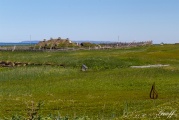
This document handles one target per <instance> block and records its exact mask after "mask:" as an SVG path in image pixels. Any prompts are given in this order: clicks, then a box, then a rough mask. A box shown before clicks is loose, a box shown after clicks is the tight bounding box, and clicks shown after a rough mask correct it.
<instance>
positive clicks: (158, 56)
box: [0, 45, 179, 119]
mask: <svg viewBox="0 0 179 120" xmlns="http://www.w3.org/2000/svg"><path fill="white" fill-rule="evenodd" d="M0 60H1V61H11V62H28V63H40V64H46V63H53V64H64V65H65V66H66V67H65V68H63V67H61V66H55V65H54V66H47V65H40V66H33V65H32V66H25V67H9V68H4V67H1V68H0V108H1V109H0V118H11V117H12V116H13V115H15V116H24V117H26V118H27V117H29V113H30V112H31V111H32V108H33V106H37V105H36V104H38V103H43V105H42V107H41V110H39V111H38V115H41V116H48V115H50V114H51V115H52V116H69V117H70V118H75V117H77V116H78V117H80V118H83V117H85V116H88V118H90V119H134V118H136V119H154V118H156V119H159V118H160V119H167V117H168V116H167V115H165V114H161V112H163V113H165V112H172V111H175V112H174V115H172V116H171V117H170V118H171V119H177V118H178V116H176V115H179V114H178V113H179V94H178V92H179V45H163V46H157V45H154V46H144V47H134V48H126V49H109V50H96V51H95V50H93V51H89V50H86V51H64V52H21V51H14V52H10V51H7V52H6V51H1V52H0ZM82 64H85V65H87V66H88V68H89V70H88V71H86V72H82V71H81V70H80V67H81V65H82ZM149 64H169V65H170V66H168V67H160V68H142V69H139V68H130V66H133V65H149ZM154 82H155V87H156V90H157V92H158V99H155V100H153V99H150V96H149V93H150V90H151V86H152V84H153V83H154ZM32 104H34V105H32ZM29 107H30V108H31V109H30V110H29V109H28V108H29Z"/></svg>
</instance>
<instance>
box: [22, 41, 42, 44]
mask: <svg viewBox="0 0 179 120" xmlns="http://www.w3.org/2000/svg"><path fill="white" fill-rule="evenodd" d="M39 42H40V41H38V40H34V41H22V42H20V43H29V44H30V43H33V44H37V43H39Z"/></svg>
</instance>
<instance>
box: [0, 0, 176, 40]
mask: <svg viewBox="0 0 179 120" xmlns="http://www.w3.org/2000/svg"><path fill="white" fill-rule="evenodd" d="M30 36H31V40H43V39H49V38H50V37H53V38H57V37H61V38H70V39H71V40H95V41H96V40H99V41H102V40H104V41H118V36H119V41H120V42H132V41H134V40H135V41H147V40H153V42H154V43H161V42H164V43H176V42H179V0H0V42H20V41H24V40H30Z"/></svg>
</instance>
